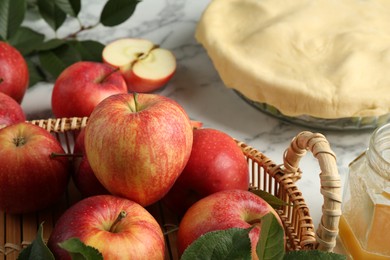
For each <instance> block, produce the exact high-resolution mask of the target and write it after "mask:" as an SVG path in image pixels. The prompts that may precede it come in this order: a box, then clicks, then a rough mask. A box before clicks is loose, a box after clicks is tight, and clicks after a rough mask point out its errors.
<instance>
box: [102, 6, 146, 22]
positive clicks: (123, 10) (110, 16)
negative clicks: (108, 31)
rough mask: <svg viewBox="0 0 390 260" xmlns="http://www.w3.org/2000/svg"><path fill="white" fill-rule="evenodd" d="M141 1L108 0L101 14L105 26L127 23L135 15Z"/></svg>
mask: <svg viewBox="0 0 390 260" xmlns="http://www.w3.org/2000/svg"><path fill="white" fill-rule="evenodd" d="M139 2H141V1H140V0H108V1H107V3H106V4H105V5H104V7H103V10H102V13H101V14H100V22H101V23H102V24H103V25H104V26H115V25H118V24H121V23H123V22H124V21H126V20H127V19H128V18H130V16H131V15H132V14H133V13H134V11H135V8H136V6H137V4H138V3H139Z"/></svg>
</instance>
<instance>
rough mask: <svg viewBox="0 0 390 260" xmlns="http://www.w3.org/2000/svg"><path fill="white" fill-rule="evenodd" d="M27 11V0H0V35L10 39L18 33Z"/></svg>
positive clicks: (4, 38)
mask: <svg viewBox="0 0 390 260" xmlns="http://www.w3.org/2000/svg"><path fill="white" fill-rule="evenodd" d="M25 13H26V1H25V0H1V1H0V36H1V38H2V39H3V40H8V39H9V38H10V37H12V36H13V35H14V34H15V33H16V31H17V30H18V28H19V26H20V25H21V24H22V22H23V19H24V15H25Z"/></svg>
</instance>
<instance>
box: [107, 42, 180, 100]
mask: <svg viewBox="0 0 390 260" xmlns="http://www.w3.org/2000/svg"><path fill="white" fill-rule="evenodd" d="M102 55H103V61H104V62H106V63H108V64H110V65H112V66H114V67H116V68H119V69H120V71H121V72H122V74H123V76H124V78H125V79H126V82H127V86H128V90H129V91H130V92H138V93H146V92H152V91H155V90H157V89H159V88H161V87H163V86H164V85H165V84H166V83H167V82H168V81H169V80H170V79H171V78H172V76H173V75H174V73H175V71H176V57H175V56H174V55H173V53H172V52H171V51H170V50H167V49H163V48H160V47H159V46H157V45H155V44H154V43H152V42H151V41H148V40H145V39H133V38H124V39H119V40H116V41H113V42H111V43H109V44H107V45H106V47H105V48H104V49H103V54H102Z"/></svg>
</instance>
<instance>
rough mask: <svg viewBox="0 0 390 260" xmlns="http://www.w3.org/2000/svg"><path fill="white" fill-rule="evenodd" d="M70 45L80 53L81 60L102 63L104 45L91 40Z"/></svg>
mask: <svg viewBox="0 0 390 260" xmlns="http://www.w3.org/2000/svg"><path fill="white" fill-rule="evenodd" d="M72 44H73V45H74V47H75V48H76V49H77V50H78V52H79V53H80V55H81V59H82V60H85V61H96V62H101V61H102V52H103V49H104V44H102V43H100V42H97V41H92V40H86V41H74V42H72Z"/></svg>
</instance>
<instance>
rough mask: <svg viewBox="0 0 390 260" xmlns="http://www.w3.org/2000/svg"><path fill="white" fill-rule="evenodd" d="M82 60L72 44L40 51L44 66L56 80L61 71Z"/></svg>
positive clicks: (40, 59)
mask: <svg viewBox="0 0 390 260" xmlns="http://www.w3.org/2000/svg"><path fill="white" fill-rule="evenodd" d="M80 60H81V57H80V54H79V53H78V51H77V50H76V49H75V48H74V47H72V46H71V45H70V44H64V45H61V46H60V47H58V48H56V49H52V50H48V51H43V52H40V53H39V61H40V63H41V66H42V68H43V69H44V70H45V71H46V72H48V73H49V74H50V75H51V76H52V77H53V79H54V80H55V79H56V78H57V77H58V76H59V75H60V74H61V72H62V71H63V70H64V69H66V68H67V67H69V66H70V65H72V64H73V63H75V62H78V61H80Z"/></svg>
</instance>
